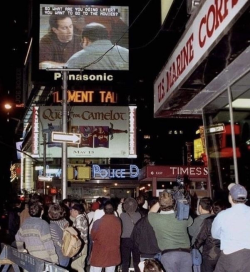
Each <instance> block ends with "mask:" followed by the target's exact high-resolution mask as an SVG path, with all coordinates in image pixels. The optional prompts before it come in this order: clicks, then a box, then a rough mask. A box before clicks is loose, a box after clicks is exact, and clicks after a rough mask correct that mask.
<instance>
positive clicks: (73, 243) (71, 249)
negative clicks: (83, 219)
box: [61, 227, 82, 258]
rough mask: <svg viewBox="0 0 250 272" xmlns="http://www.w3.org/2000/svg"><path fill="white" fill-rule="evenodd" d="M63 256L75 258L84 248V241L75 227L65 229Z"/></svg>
mask: <svg viewBox="0 0 250 272" xmlns="http://www.w3.org/2000/svg"><path fill="white" fill-rule="evenodd" d="M61 246H62V254H63V255H64V256H65V257H70V258H71V257H74V256H75V255H76V254H77V253H78V252H79V251H80V249H81V247H82V241H81V239H80V237H79V235H78V233H77V231H76V230H75V229H74V228H73V227H66V228H65V229H63V238H62V245H61Z"/></svg>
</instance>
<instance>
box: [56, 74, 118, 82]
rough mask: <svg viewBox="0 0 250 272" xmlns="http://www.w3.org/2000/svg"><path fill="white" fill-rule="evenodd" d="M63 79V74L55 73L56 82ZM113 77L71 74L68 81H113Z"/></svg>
mask: <svg viewBox="0 0 250 272" xmlns="http://www.w3.org/2000/svg"><path fill="white" fill-rule="evenodd" d="M61 78H62V74H61V73H54V80H59V79H61ZM113 79H114V77H113V75H107V74H106V73H103V74H99V75H86V74H69V76H68V80H73V81H113Z"/></svg>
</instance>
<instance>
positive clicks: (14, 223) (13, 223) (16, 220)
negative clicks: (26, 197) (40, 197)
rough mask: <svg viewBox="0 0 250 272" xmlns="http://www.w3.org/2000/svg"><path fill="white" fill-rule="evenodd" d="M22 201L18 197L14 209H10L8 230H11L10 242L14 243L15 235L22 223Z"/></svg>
mask: <svg viewBox="0 0 250 272" xmlns="http://www.w3.org/2000/svg"><path fill="white" fill-rule="evenodd" d="M21 205H22V203H21V200H20V199H16V200H15V201H14V203H13V207H12V209H11V210H10V211H9V220H8V230H9V242H10V244H12V245H14V244H13V242H14V241H15V235H16V233H17V231H18V229H19V225H20V213H21V211H22V206H21Z"/></svg>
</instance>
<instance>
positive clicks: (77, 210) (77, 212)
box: [70, 203, 89, 272]
mask: <svg viewBox="0 0 250 272" xmlns="http://www.w3.org/2000/svg"><path fill="white" fill-rule="evenodd" d="M70 215H71V216H72V217H73V218H75V221H74V224H73V226H74V227H75V228H76V229H77V230H78V231H79V234H80V237H81V239H82V241H83V242H84V246H83V249H82V250H81V252H80V253H79V254H78V255H77V256H76V258H75V259H73V261H72V263H71V267H72V268H73V269H75V270H76V271H78V272H84V268H85V260H86V257H87V253H88V235H89V230H88V220H87V217H86V215H85V214H84V207H83V205H82V204H80V203H75V204H74V205H73V206H72V207H71V208H70Z"/></svg>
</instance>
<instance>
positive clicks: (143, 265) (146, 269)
mask: <svg viewBox="0 0 250 272" xmlns="http://www.w3.org/2000/svg"><path fill="white" fill-rule="evenodd" d="M139 268H140V272H163V269H162V266H161V263H159V261H157V260H154V259H146V260H144V261H141V262H140V263H139Z"/></svg>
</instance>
